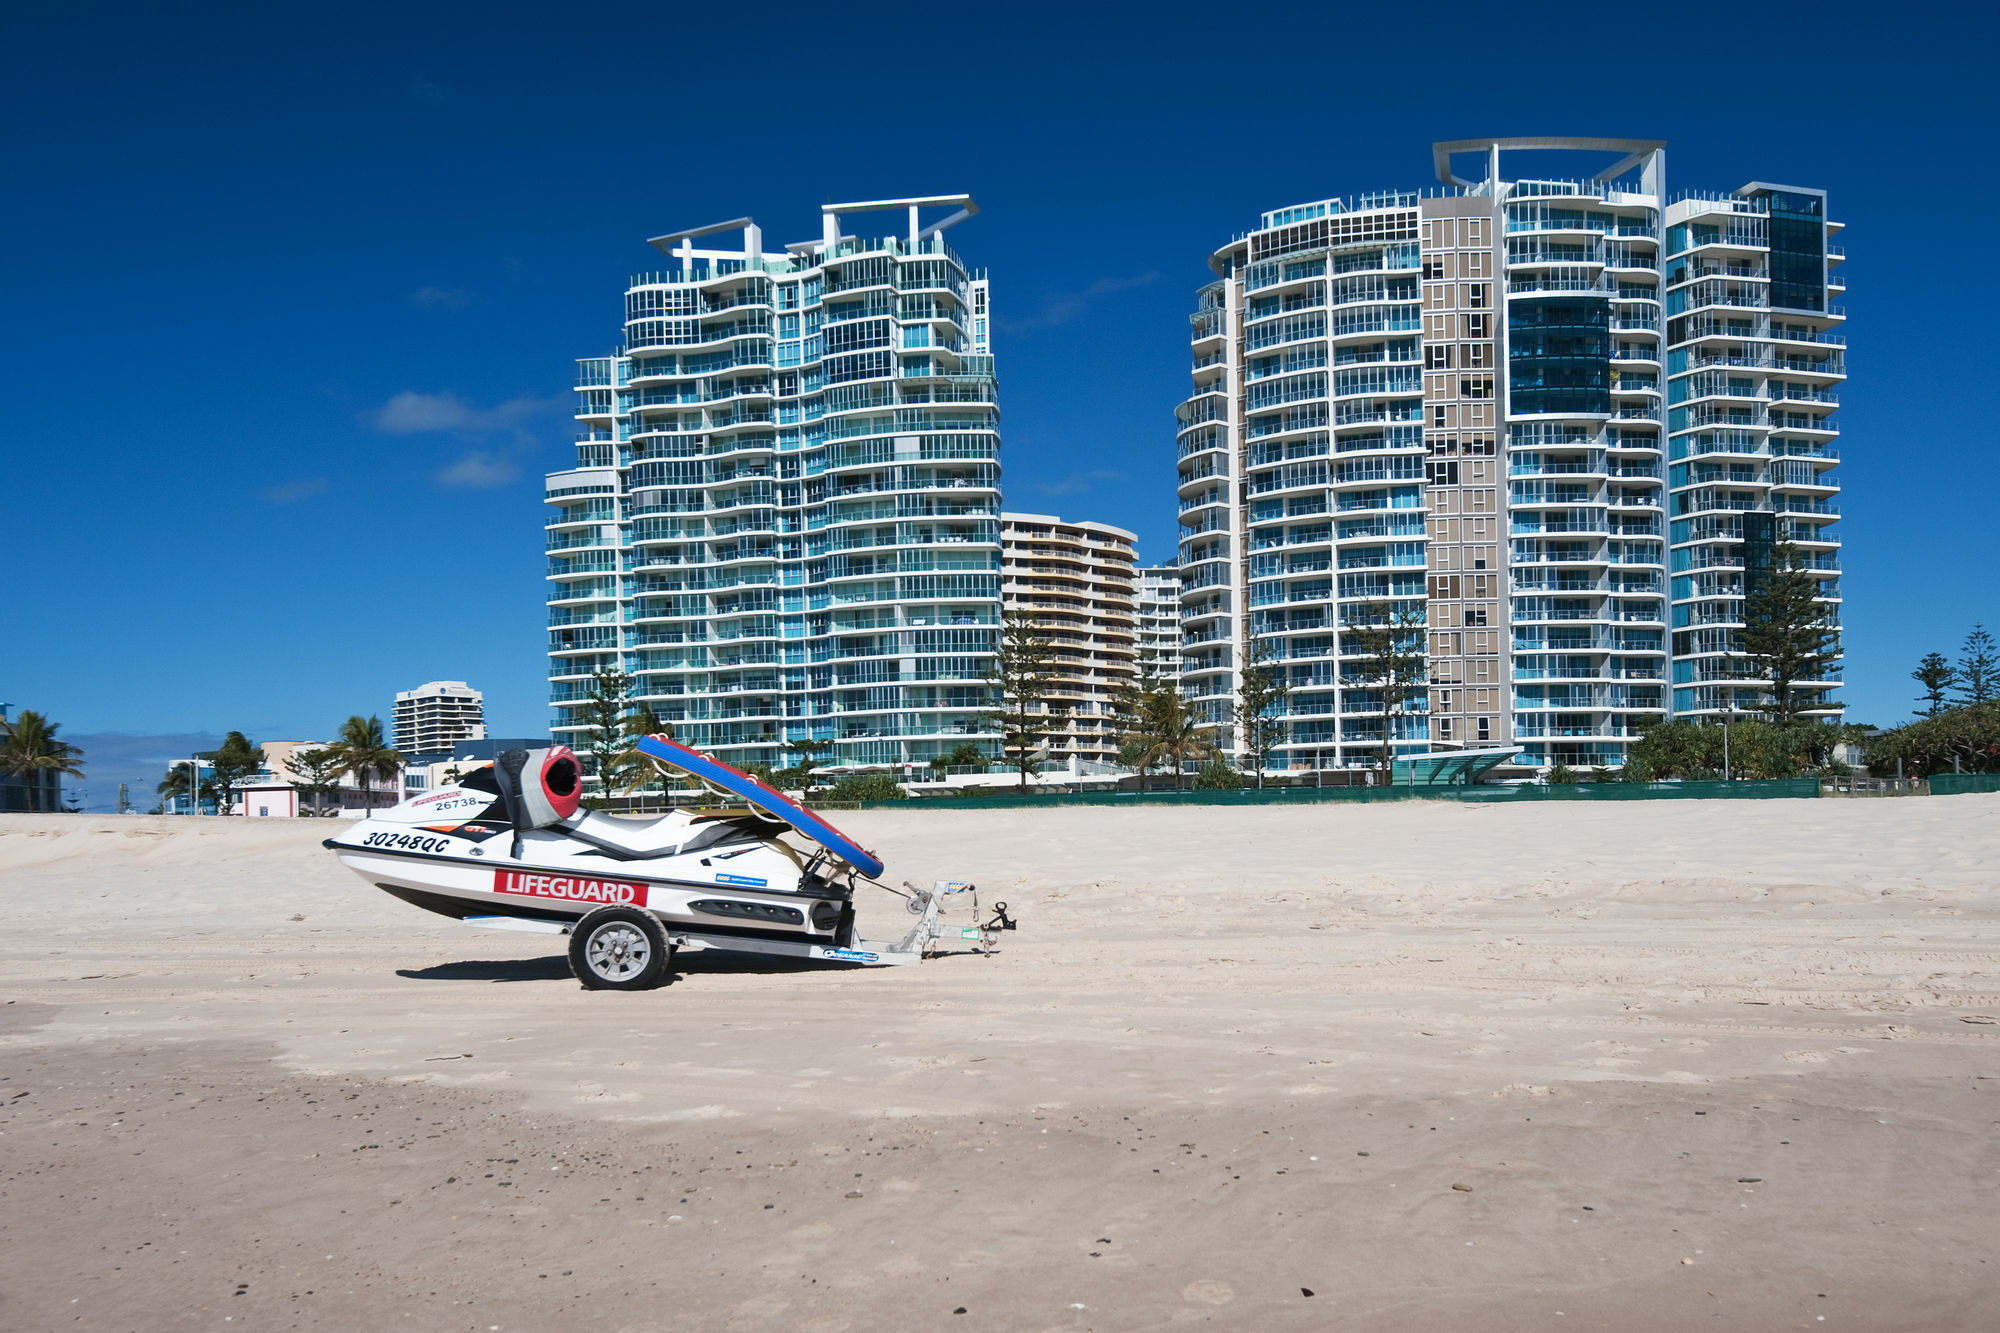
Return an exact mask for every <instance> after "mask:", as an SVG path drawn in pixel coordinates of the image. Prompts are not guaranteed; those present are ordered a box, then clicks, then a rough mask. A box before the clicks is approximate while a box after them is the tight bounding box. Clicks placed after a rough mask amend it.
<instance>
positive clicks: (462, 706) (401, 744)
mask: <svg viewBox="0 0 2000 1333" xmlns="http://www.w3.org/2000/svg"><path fill="white" fill-rule="evenodd" d="M392 735H393V736H394V738H395V739H394V740H393V741H392V742H391V743H392V744H393V745H394V746H395V747H396V749H397V750H398V751H400V752H401V753H402V754H403V755H404V756H405V757H408V756H411V755H420V754H444V753H448V752H449V751H450V750H451V747H452V746H454V745H456V744H458V743H459V742H460V741H476V740H484V739H485V738H486V696H485V695H483V694H481V693H480V692H479V691H478V690H475V689H473V688H472V687H471V686H470V685H467V684H466V683H465V682H464V681H462V680H433V681H429V682H427V683H425V684H422V685H419V686H417V688H415V689H414V690H398V691H397V692H396V711H395V718H394V728H393V731H392Z"/></svg>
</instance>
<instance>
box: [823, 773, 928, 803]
mask: <svg viewBox="0 0 2000 1333" xmlns="http://www.w3.org/2000/svg"><path fill="white" fill-rule="evenodd" d="M909 795H910V794H909V793H908V792H906V791H904V790H903V785H902V784H901V783H899V782H897V781H896V779H895V776H894V775H893V774H889V773H849V774H848V775H847V776H846V777H844V778H842V779H841V780H840V781H838V782H836V783H834V784H833V786H832V788H831V789H829V790H828V792H827V794H826V797H827V799H828V800H830V801H902V800H907V799H908V798H909Z"/></svg>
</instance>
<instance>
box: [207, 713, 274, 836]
mask: <svg viewBox="0 0 2000 1333" xmlns="http://www.w3.org/2000/svg"><path fill="white" fill-rule="evenodd" d="M208 763H209V767H210V768H211V769H212V770H214V773H215V779H214V781H215V790H216V794H217V800H216V803H215V811H216V813H217V814H221V815H226V814H230V813H232V809H231V802H232V801H233V800H234V797H233V795H232V793H233V792H234V790H235V787H236V784H237V783H238V782H241V781H242V780H243V779H244V778H248V777H254V776H255V775H256V774H258V773H261V772H262V771H263V770H264V752H263V751H262V750H261V749H259V748H258V747H256V746H255V745H252V744H251V743H250V738H249V737H247V736H245V735H244V734H243V733H242V732H240V731H232V732H230V733H229V734H228V735H227V736H224V737H223V738H222V746H221V748H220V749H218V750H216V751H215V752H214V753H213V754H211V755H209V756H208Z"/></svg>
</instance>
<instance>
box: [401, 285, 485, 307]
mask: <svg viewBox="0 0 2000 1333" xmlns="http://www.w3.org/2000/svg"><path fill="white" fill-rule="evenodd" d="M410 304H411V305H413V306H416V307H417V308H418V309H419V310H453V311H456V310H463V309H465V308H466V307H467V306H469V305H471V304H472V293H471V292H468V291H466V290H465V289H464V288H462V287H419V288H417V289H416V290H415V291H413V292H411V293H410Z"/></svg>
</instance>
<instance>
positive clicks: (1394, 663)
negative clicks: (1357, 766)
mask: <svg viewBox="0 0 2000 1333" xmlns="http://www.w3.org/2000/svg"><path fill="white" fill-rule="evenodd" d="M1343 629H1344V633H1343V634H1342V635H1341V638H1342V640H1343V642H1342V645H1341V651H1342V652H1343V653H1346V654H1349V655H1351V656H1353V657H1354V658H1355V662H1354V677H1353V679H1352V681H1351V682H1350V683H1352V684H1358V685H1360V686H1361V687H1362V688H1363V689H1364V690H1365V691H1366V692H1367V693H1368V694H1372V695H1374V696H1375V697H1376V699H1377V701H1378V704H1379V707H1380V710H1381V713H1382V726H1381V735H1382V754H1381V770H1382V777H1381V780H1382V782H1384V783H1387V782H1388V781H1389V774H1390V772H1391V770H1392V767H1393V765H1394V760H1395V754H1394V745H1395V740H1396V732H1397V730H1398V729H1399V723H1400V722H1401V720H1402V718H1403V716H1404V714H1406V713H1407V712H1408V711H1409V706H1410V703H1411V702H1412V701H1413V700H1416V699H1421V698H1423V697H1424V695H1425V693H1426V692H1427V690H1428V688H1429V687H1428V685H1427V683H1426V676H1425V672H1424V613H1423V611H1422V610H1420V609H1419V608H1418V606H1417V605H1416V604H1415V603H1412V602H1369V603H1365V604H1364V605H1362V606H1361V607H1359V608H1357V609H1356V610H1355V611H1354V612H1353V613H1351V614H1350V616H1349V617H1348V619H1347V620H1346V621H1345V622H1343Z"/></svg>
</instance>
